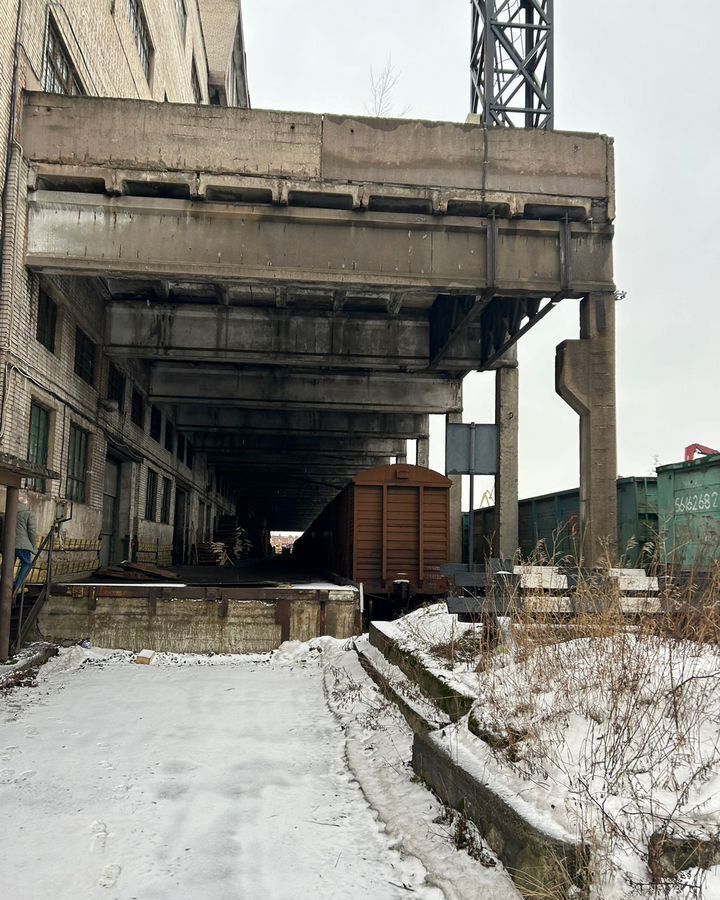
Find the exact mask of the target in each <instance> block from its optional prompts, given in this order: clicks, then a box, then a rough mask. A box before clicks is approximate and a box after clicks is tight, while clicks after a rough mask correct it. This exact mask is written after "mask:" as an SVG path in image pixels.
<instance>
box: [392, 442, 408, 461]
mask: <svg viewBox="0 0 720 900" xmlns="http://www.w3.org/2000/svg"><path fill="white" fill-rule="evenodd" d="M401 443H402V447H403V449H402V450H401V451H400V453H398V454H397V456H396V457H395V461H396V462H397V463H398V464H399V465H405V464H406V463H407V441H402V442H401Z"/></svg>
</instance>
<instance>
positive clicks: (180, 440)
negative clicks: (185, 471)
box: [176, 434, 186, 462]
mask: <svg viewBox="0 0 720 900" xmlns="http://www.w3.org/2000/svg"><path fill="white" fill-rule="evenodd" d="M185 444H186V441H185V435H184V434H178V437H177V452H176V456H177V458H178V459H179V460H180V462H185Z"/></svg>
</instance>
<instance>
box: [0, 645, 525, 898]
mask: <svg viewBox="0 0 720 900" xmlns="http://www.w3.org/2000/svg"><path fill="white" fill-rule="evenodd" d="M409 746H410V736H409V732H408V730H407V728H406V727H405V726H404V723H403V722H402V721H401V720H400V719H399V717H398V716H397V713H395V712H394V711H393V710H391V709H389V707H388V706H387V704H386V703H385V702H384V701H383V700H382V698H381V697H380V695H379V694H378V693H377V691H376V690H375V689H374V687H373V686H372V685H371V683H370V682H369V680H368V679H367V677H366V676H365V674H364V672H362V670H361V669H360V667H359V665H358V664H357V659H356V657H355V654H354V653H353V652H351V651H348V650H343V649H342V648H341V646H340V645H339V644H338V643H337V642H333V641H331V640H329V639H326V640H321V641H320V642H314V644H313V645H310V646H309V645H285V646H284V647H283V648H281V651H278V652H277V653H276V654H274V655H273V656H272V657H267V656H256V657H212V658H207V657H187V656H171V655H161V656H160V657H159V659H158V662H157V664H156V665H151V666H140V665H135V664H134V663H132V661H131V657H130V656H129V655H128V654H124V653H114V654H107V653H102V652H100V651H97V652H96V651H92V650H83V649H81V648H79V647H75V648H71V649H69V650H66V651H62V652H61V654H60V656H58V657H56V658H55V659H53V660H51V661H50V662H49V663H48V664H47V665H46V666H44V667H43V669H42V670H41V673H40V677H39V679H38V686H37V687H20V688H16V689H14V690H12V691H10V692H7V693H5V694H0V810H2V820H3V834H4V840H3V841H2V842H0V873H2V874H1V875H0V878H1V881H2V893H3V896H7V897H12V898H18V900H48V898H53V900H65V898H68V900H70V898H72V900H77V898H79V897H81V898H83V900H92V898H100V897H102V898H113V900H163V898H173V900H246V898H247V900H284V898H288V900H290V898H292V900H303V898H340V897H347V898H353V900H354V898H358V900H360V898H364V897H367V898H370V897H372V898H374V900H385V898H388V900H390V898H393V900H394V898H401V897H407V896H414V897H419V898H423V900H441V898H443V897H446V898H448V900H470V898H474V897H483V898H487V900H493V898H498V900H505V898H511V897H517V894H516V893H515V890H514V888H513V887H512V884H511V883H510V881H509V879H508V877H507V875H506V874H505V873H504V872H503V871H502V868H501V867H499V866H495V867H494V868H488V867H487V866H486V865H482V864H481V863H480V862H478V861H476V860H475V859H472V858H471V857H470V856H469V855H468V854H467V853H466V852H465V851H462V852H459V851H457V850H456V849H455V847H454V845H453V836H452V834H451V833H450V832H451V831H452V823H451V820H449V819H448V818H447V816H445V818H443V815H442V814H443V810H442V808H441V807H440V805H439V804H438V802H437V800H436V799H435V798H434V797H433V796H432V795H431V794H430V793H429V792H428V791H426V790H425V788H423V787H422V786H421V785H419V784H417V783H413V782H412V781H411V779H410V776H411V771H410V769H409V767H408V761H409ZM376 810H377V812H376ZM378 813H379V815H378ZM436 819H440V820H441V821H440V822H436V821H435V820H436Z"/></svg>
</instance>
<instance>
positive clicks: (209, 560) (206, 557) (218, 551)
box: [197, 541, 232, 566]
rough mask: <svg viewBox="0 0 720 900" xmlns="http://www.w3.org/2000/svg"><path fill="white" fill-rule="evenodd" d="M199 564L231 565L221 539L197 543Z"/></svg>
mask: <svg viewBox="0 0 720 900" xmlns="http://www.w3.org/2000/svg"><path fill="white" fill-rule="evenodd" d="M197 563H198V565H199V566H231V565H232V560H231V559H230V557H229V556H228V552H227V547H226V545H225V544H224V543H223V542H222V541H205V542H203V543H200V544H198V545H197Z"/></svg>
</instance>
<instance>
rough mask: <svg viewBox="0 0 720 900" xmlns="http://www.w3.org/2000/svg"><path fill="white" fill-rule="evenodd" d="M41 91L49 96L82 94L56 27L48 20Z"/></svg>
mask: <svg viewBox="0 0 720 900" xmlns="http://www.w3.org/2000/svg"><path fill="white" fill-rule="evenodd" d="M43 90H44V91H47V92H48V93H49V94H71V95H79V94H84V93H85V91H84V90H83V86H82V85H81V84H80V79H79V78H78V73H77V70H76V69H75V66H74V65H73V64H72V62H71V61H70V55H69V54H68V52H67V50H66V49H65V45H64V44H63V42H62V38H61V37H60V33H59V32H58V30H57V25H56V24H55V22H53V20H52V18H50V19H49V20H48V32H47V43H46V44H45V72H44V73H43Z"/></svg>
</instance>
